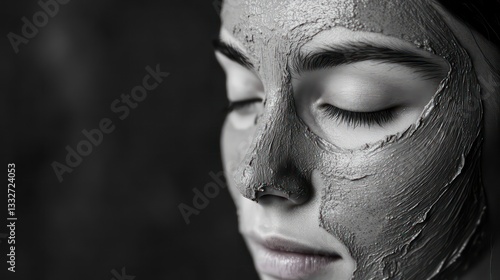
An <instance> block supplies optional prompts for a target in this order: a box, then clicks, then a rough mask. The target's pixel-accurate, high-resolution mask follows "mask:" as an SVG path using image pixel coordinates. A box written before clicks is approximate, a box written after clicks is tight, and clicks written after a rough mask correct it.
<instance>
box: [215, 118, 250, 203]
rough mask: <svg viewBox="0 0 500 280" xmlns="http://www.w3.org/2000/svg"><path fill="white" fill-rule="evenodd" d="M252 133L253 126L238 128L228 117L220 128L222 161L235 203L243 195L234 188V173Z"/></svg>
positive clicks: (248, 144) (246, 148)
mask: <svg viewBox="0 0 500 280" xmlns="http://www.w3.org/2000/svg"><path fill="white" fill-rule="evenodd" d="M254 133H255V128H254V127H253V126H252V127H250V128H247V129H239V128H237V127H235V126H234V125H233V123H232V122H231V121H229V120H228V119H226V121H225V122H224V126H223V128H222V135H221V150H222V163H223V166H224V173H225V174H226V179H227V182H228V184H229V190H230V192H231V195H232V197H233V199H234V201H235V202H236V203H237V202H238V200H240V199H242V198H243V196H242V195H241V194H240V193H239V191H238V190H237V189H236V185H235V178H234V174H235V172H236V169H237V168H238V166H239V164H240V163H241V162H242V160H243V159H244V157H245V154H246V152H247V150H248V147H249V146H250V144H251V141H252V140H253V139H252V138H253V135H254ZM237 204H238V203H237Z"/></svg>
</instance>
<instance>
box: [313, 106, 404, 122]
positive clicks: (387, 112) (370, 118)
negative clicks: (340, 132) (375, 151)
mask: <svg viewBox="0 0 500 280" xmlns="http://www.w3.org/2000/svg"><path fill="white" fill-rule="evenodd" d="M320 108H321V109H323V112H324V114H325V115H326V116H327V117H329V118H332V119H336V120H338V121H339V122H342V123H345V124H347V125H348V126H352V127H353V128H356V127H357V126H367V127H370V126H372V125H375V124H377V125H379V126H381V127H382V126H384V124H386V123H389V122H390V121H392V120H393V119H394V117H395V115H394V113H395V112H394V111H395V108H394V107H391V108H388V109H384V110H379V111H374V112H354V111H348V110H344V109H340V108H338V107H335V106H333V105H330V104H322V105H320Z"/></svg>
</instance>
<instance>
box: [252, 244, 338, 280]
mask: <svg viewBox="0 0 500 280" xmlns="http://www.w3.org/2000/svg"><path fill="white" fill-rule="evenodd" d="M249 245H250V246H251V247H252V249H253V251H254V260H255V265H256V268H257V270H258V271H259V272H261V273H263V274H266V275H269V276H272V277H276V278H278V279H286V280H295V279H309V278H310V277H312V276H314V275H317V274H319V273H321V271H323V270H324V269H325V268H326V266H328V265H329V264H331V263H333V262H335V261H338V260H341V259H342V257H341V256H340V255H339V254H337V253H336V252H326V251H322V250H321V249H319V248H313V247H312V246H308V245H304V244H301V243H299V242H296V241H294V240H291V239H286V238H281V237H271V238H265V239H260V238H257V237H255V236H251V237H250V238H249Z"/></svg>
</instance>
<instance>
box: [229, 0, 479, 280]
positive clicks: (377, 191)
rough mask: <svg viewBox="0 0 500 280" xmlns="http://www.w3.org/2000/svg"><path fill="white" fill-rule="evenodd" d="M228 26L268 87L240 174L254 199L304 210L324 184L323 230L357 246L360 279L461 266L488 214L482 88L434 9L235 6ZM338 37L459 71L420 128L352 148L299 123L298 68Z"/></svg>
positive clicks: (340, 4)
mask: <svg viewBox="0 0 500 280" xmlns="http://www.w3.org/2000/svg"><path fill="white" fill-rule="evenodd" d="M223 19H224V20H223V25H224V27H225V28H226V29H227V30H230V31H231V32H232V34H233V36H234V37H235V38H237V39H238V40H239V41H240V42H241V43H242V44H243V45H244V47H245V49H246V50H247V51H248V54H249V56H250V58H251V59H252V62H253V63H254V65H256V68H257V71H258V73H259V75H260V77H261V79H262V81H263V83H264V88H265V89H266V99H265V106H264V112H263V113H262V115H261V116H259V119H258V121H257V125H256V131H255V133H254V134H253V135H252V138H251V140H250V141H251V144H250V145H249V147H248V149H246V150H245V151H242V153H241V155H240V158H238V159H235V162H237V164H235V165H234V166H232V168H231V167H230V170H232V174H229V175H232V176H234V181H235V182H236V187H237V188H238V189H239V191H240V192H241V193H242V194H243V196H245V197H247V198H249V199H254V200H255V199H256V198H258V193H259V192H261V191H269V190H272V189H275V190H278V191H280V192H284V193H286V194H287V195H288V196H289V197H290V199H292V200H295V201H299V202H300V201H302V200H304V199H305V198H306V197H307V196H308V195H309V193H310V191H311V178H312V176H316V175H314V174H319V175H318V176H319V177H320V178H321V181H322V186H325V187H324V188H323V189H322V190H321V207H320V209H319V213H318V220H319V225H320V226H321V227H322V228H324V229H325V230H327V231H328V232H329V233H331V234H332V235H334V236H335V237H337V238H338V239H340V240H341V241H342V242H343V243H344V244H345V245H346V246H347V247H348V248H349V250H350V253H351V254H352V256H353V257H354V259H355V260H356V262H357V268H356V271H355V273H354V279H431V278H433V277H436V278H439V277H442V276H443V275H445V274H448V273H450V272H453V271H454V270H456V269H457V268H458V267H462V266H463V261H462V258H461V255H463V254H465V253H467V254H469V253H471V252H469V251H467V250H469V249H470V248H473V247H475V245H474V243H475V242H476V239H477V238H478V236H479V232H480V231H479V225H480V222H481V220H482V217H483V214H484V212H485V198H484V194H483V189H482V185H481V180H480V174H481V173H480V166H479V160H480V147H481V140H482V130H481V127H482V110H481V109H480V108H481V101H480V88H479V83H478V81H477V77H476V75H475V74H474V71H473V69H472V63H471V60H470V58H469V57H468V55H467V53H466V52H465V50H464V49H463V48H462V47H461V46H460V45H459V44H458V42H457V41H456V39H455V37H454V36H453V34H452V32H451V31H450V29H449V28H448V27H447V26H446V25H445V24H444V22H443V21H442V19H441V18H440V16H439V14H438V13H437V12H436V11H435V10H434V8H433V7H432V5H431V4H430V3H429V2H428V1H423V0H422V1H417V0H415V1H404V0H398V1H362V0H359V1H333V0H331V1H318V2H316V1H293V0H290V1H269V2H265V1H251V0H248V1H227V2H226V3H225V6H224V10H223ZM332 27H345V28H348V29H351V30H354V31H370V32H378V33H382V34H384V35H388V36H393V37H397V38H400V39H403V40H405V41H408V42H411V43H413V44H415V45H417V47H420V48H423V49H426V50H428V51H431V52H433V53H435V54H437V55H439V56H441V57H443V58H444V59H445V60H446V61H448V62H449V65H450V71H449V73H448V75H447V77H445V79H443V81H442V82H441V84H440V86H439V89H438V90H437V92H436V93H435V95H434V97H433V98H432V100H431V101H430V102H429V103H428V105H427V106H426V108H425V109H424V112H423V113H422V115H421V117H420V118H419V120H418V121H417V122H416V123H415V124H414V125H412V126H411V127H410V128H408V129H407V130H406V131H404V132H402V133H399V134H396V135H391V136H388V137H387V138H386V139H384V140H382V141H379V142H377V143H371V144H367V145H366V146H364V147H362V148H359V149H342V148H340V147H337V146H335V145H334V144H332V143H329V142H328V141H326V140H325V139H322V138H321V137H319V136H317V135H315V134H314V133H313V132H311V131H310V130H309V129H308V127H307V125H305V124H304V123H303V121H302V120H301V119H300V118H299V117H298V116H297V113H296V110H295V103H294V102H295V101H294V99H293V88H292V86H291V81H290V73H289V70H288V67H287V65H288V64H287V63H288V61H289V60H290V57H291V56H293V55H294V54H295V53H296V52H297V50H298V49H300V47H301V46H302V45H304V44H305V43H307V42H308V41H309V40H311V39H312V38H313V36H314V35H316V34H318V33H319V32H321V31H324V30H327V29H330V28H332ZM471 108H473V109H474V110H471ZM478 108H479V109H478ZM476 247H477V246H476Z"/></svg>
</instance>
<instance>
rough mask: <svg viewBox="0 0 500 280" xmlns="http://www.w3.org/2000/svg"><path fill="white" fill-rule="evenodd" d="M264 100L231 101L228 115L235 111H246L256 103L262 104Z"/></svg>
mask: <svg viewBox="0 0 500 280" xmlns="http://www.w3.org/2000/svg"><path fill="white" fill-rule="evenodd" d="M261 102H262V98H251V99H245V100H241V101H232V102H231V101H230V102H229V105H228V106H227V113H228V114H229V113H231V112H233V111H241V110H244V109H249V108H250V107H251V106H252V105H254V104H255V103H261Z"/></svg>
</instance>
